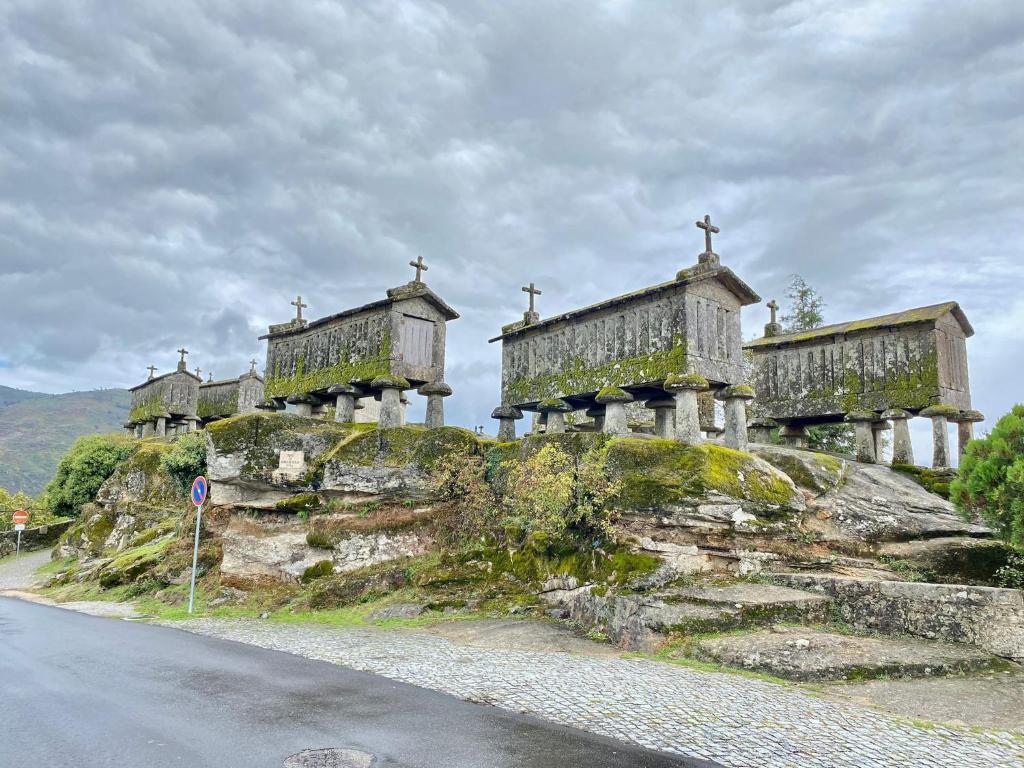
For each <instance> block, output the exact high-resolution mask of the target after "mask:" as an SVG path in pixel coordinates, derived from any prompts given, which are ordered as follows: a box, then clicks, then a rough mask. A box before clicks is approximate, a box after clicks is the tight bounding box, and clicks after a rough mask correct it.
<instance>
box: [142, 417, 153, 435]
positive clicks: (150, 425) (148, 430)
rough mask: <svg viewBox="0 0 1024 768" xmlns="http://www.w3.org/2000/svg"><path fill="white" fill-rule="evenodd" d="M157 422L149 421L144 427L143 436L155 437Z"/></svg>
mask: <svg viewBox="0 0 1024 768" xmlns="http://www.w3.org/2000/svg"><path fill="white" fill-rule="evenodd" d="M154 421H155V420H150V421H147V422H146V423H144V424H143V425H142V436H143V437H153V435H155V434H156V427H155V426H154Z"/></svg>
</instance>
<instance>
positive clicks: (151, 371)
mask: <svg viewBox="0 0 1024 768" xmlns="http://www.w3.org/2000/svg"><path fill="white" fill-rule="evenodd" d="M146 370H147V371H149V378H151V379H154V378H156V376H155V374H156V366H155V365H151V366H149V367H148V368H147V369H146Z"/></svg>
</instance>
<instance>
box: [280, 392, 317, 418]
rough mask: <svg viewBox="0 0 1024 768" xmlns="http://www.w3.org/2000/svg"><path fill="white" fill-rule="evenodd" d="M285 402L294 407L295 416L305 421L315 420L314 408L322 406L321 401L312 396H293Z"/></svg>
mask: <svg viewBox="0 0 1024 768" xmlns="http://www.w3.org/2000/svg"><path fill="white" fill-rule="evenodd" d="M285 402H286V403H288V405H294V406H295V415H296V416H299V417H300V418H303V419H311V418H313V406H315V405H320V401H319V400H317V399H316V398H315V397H313V396H311V395H291V396H290V397H289V398H288V399H287V400H286V401H285Z"/></svg>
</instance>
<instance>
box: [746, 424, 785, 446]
mask: <svg viewBox="0 0 1024 768" xmlns="http://www.w3.org/2000/svg"><path fill="white" fill-rule="evenodd" d="M777 426H779V424H778V422H777V421H775V420H774V419H769V418H759V419H754V420H753V421H752V422H750V425H749V426H748V427H747V439H748V440H749V441H750V442H752V443H770V442H771V441H772V430H773V429H775V428H776V427H777Z"/></svg>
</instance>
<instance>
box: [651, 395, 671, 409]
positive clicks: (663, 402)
mask: <svg viewBox="0 0 1024 768" xmlns="http://www.w3.org/2000/svg"><path fill="white" fill-rule="evenodd" d="M644 406H645V407H647V408H653V409H655V410H657V409H658V408H675V407H676V401H675V400H673V399H672V398H671V397H652V398H651V399H650V400H648V401H646V402H645V403H644Z"/></svg>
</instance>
